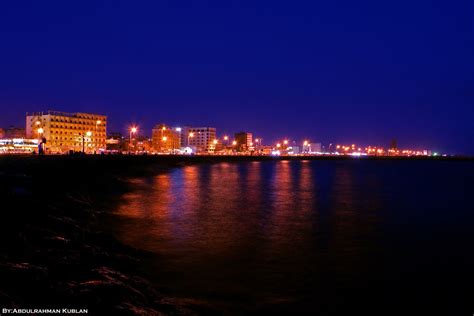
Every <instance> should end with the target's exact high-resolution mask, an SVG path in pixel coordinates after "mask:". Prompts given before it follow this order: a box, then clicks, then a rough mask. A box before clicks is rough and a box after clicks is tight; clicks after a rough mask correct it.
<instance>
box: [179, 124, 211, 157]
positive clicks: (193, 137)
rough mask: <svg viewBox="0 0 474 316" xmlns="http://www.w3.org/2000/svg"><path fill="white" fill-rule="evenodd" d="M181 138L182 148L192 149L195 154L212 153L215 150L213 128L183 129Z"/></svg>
mask: <svg viewBox="0 0 474 316" xmlns="http://www.w3.org/2000/svg"><path fill="white" fill-rule="evenodd" d="M181 136H182V140H183V142H184V144H183V146H189V147H194V148H196V151H197V152H214V151H215V149H216V144H214V140H215V139H216V129H215V128H214V127H184V128H183V129H182V131H181Z"/></svg>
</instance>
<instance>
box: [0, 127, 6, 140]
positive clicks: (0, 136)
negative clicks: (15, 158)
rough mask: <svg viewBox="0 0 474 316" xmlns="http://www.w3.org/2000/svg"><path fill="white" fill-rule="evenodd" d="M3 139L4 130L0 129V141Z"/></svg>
mask: <svg viewBox="0 0 474 316" xmlns="http://www.w3.org/2000/svg"><path fill="white" fill-rule="evenodd" d="M2 138H5V130H4V129H3V128H0V139H2Z"/></svg>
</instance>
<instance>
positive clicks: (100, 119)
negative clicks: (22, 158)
mask: <svg viewBox="0 0 474 316" xmlns="http://www.w3.org/2000/svg"><path fill="white" fill-rule="evenodd" d="M106 133H107V117H106V116H104V115H99V114H89V113H65V112H57V111H45V112H35V113H27V114H26V136H27V137H28V138H35V139H39V138H43V139H46V150H47V151H48V152H53V153H65V152H69V151H84V152H86V153H98V152H99V151H103V150H105V148H106V144H105V139H106Z"/></svg>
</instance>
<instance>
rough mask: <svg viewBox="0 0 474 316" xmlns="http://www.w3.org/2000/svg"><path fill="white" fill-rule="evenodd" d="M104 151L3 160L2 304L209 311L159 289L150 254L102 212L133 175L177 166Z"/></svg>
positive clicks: (100, 309) (0, 214)
mask: <svg viewBox="0 0 474 316" xmlns="http://www.w3.org/2000/svg"><path fill="white" fill-rule="evenodd" d="M97 158H99V157H95V158H94V157H77V158H76V157H65V156H62V157H7V158H6V159H5V158H4V159H0V198H1V201H2V202H3V203H2V204H3V205H4V206H7V205H8V207H2V212H0V221H1V223H2V224H3V225H2V226H3V227H2V229H1V232H0V237H1V238H0V278H1V280H2V282H1V284H0V307H1V308H9V309H12V308H17V309H63V308H68V309H72V308H75V309H87V310H88V313H89V314H92V315H102V314H117V313H118V314H147V315H155V314H163V313H164V314H178V315H180V314H186V315H188V314H202V313H205V314H208V313H212V312H213V311H211V310H209V309H207V308H206V307H203V306H198V305H192V304H189V303H185V304H181V303H179V302H177V301H175V300H173V298H170V297H166V296H164V295H162V294H161V293H159V292H158V291H157V290H156V288H155V287H154V286H153V285H152V284H151V283H150V282H149V281H147V280H146V278H145V277H144V276H143V275H141V274H140V273H139V272H138V270H139V269H138V266H139V265H140V263H141V261H142V260H143V259H144V258H146V257H147V256H149V255H150V254H148V253H146V252H145V251H141V250H137V249H134V248H132V247H128V246H126V245H123V244H122V243H120V242H119V241H117V239H115V238H114V237H113V236H112V234H111V233H109V232H106V231H104V230H102V229H101V228H100V225H99V222H100V218H101V217H102V216H104V214H106V213H108V212H109V210H111V208H113V207H114V206H115V205H116V203H117V202H118V201H119V200H118V198H119V196H120V195H121V194H123V193H124V192H126V191H127V190H128V188H127V185H126V181H123V180H124V179H126V178H128V177H135V176H140V175H145V174H146V175H151V174H153V173H155V174H157V173H160V172H164V171H166V169H168V168H171V167H174V166H177V165H176V164H175V163H172V162H167V163H162V164H159V165H156V162H145V163H143V162H142V163H141V164H130V161H128V160H126V161H124V160H122V159H121V160H115V159H112V160H111V159H107V158H105V159H100V158H99V159H97Z"/></svg>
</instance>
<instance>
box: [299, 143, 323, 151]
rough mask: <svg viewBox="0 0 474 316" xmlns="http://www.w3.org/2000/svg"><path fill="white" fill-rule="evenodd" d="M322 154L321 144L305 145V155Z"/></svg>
mask: <svg viewBox="0 0 474 316" xmlns="http://www.w3.org/2000/svg"><path fill="white" fill-rule="evenodd" d="M321 152H322V145H321V143H310V142H304V143H303V153H305V154H313V153H321Z"/></svg>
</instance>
